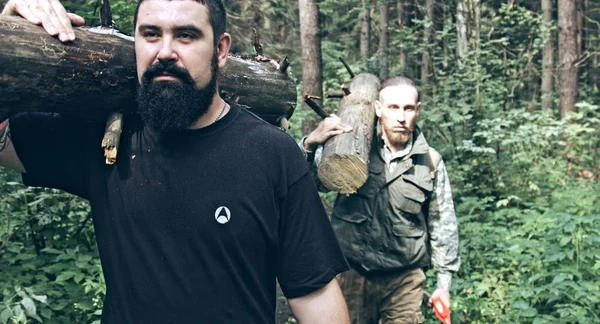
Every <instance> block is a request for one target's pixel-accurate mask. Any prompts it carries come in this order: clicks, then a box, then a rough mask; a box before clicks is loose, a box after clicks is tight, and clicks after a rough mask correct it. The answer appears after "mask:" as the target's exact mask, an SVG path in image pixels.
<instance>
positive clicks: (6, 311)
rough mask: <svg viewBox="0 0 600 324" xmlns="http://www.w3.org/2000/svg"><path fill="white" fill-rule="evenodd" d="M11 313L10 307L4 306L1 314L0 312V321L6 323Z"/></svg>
mask: <svg viewBox="0 0 600 324" xmlns="http://www.w3.org/2000/svg"><path fill="white" fill-rule="evenodd" d="M11 315H12V313H11V311H10V308H9V307H6V308H5V309H4V310H3V311H2V314H0V323H2V324H4V323H8V320H9V319H10V316H11Z"/></svg>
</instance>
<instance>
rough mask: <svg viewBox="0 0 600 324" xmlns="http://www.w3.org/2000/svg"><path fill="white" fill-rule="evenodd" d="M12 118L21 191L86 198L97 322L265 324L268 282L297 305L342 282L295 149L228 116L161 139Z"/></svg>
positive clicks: (271, 306) (55, 119)
mask: <svg viewBox="0 0 600 324" xmlns="http://www.w3.org/2000/svg"><path fill="white" fill-rule="evenodd" d="M125 125H126V126H125V129H124V130H123V135H122V137H121V146H120V148H119V152H118V157H117V158H118V160H117V163H116V164H115V165H113V166H109V165H106V164H105V163H104V157H103V150H102V149H101V147H100V144H101V141H102V136H103V132H104V127H103V125H102V124H92V123H84V122H82V121H81V120H69V119H68V118H66V117H59V116H54V115H50V114H27V115H22V116H19V117H16V118H13V119H11V135H12V140H13V142H14V145H15V148H16V150H17V154H18V156H19V158H20V159H21V161H22V163H23V165H24V166H25V169H26V170H27V174H24V175H23V180H24V182H25V184H27V185H33V186H45V187H53V188H58V189H63V190H65V191H68V192H71V193H73V194H76V195H79V196H82V197H84V198H86V199H89V200H90V202H91V206H92V212H93V217H94V226H95V231H96V236H97V241H98V248H99V251H100V258H101V261H102V265H103V269H104V276H105V279H106V286H107V294H106V299H105V303H104V305H105V306H104V310H103V314H102V321H103V323H190V322H193V323H274V322H275V292H276V290H275V278H276V277H277V278H278V280H279V282H280V285H281V287H282V290H283V292H284V294H285V295H286V296H287V297H288V298H294V297H299V296H304V295H306V294H309V293H310V292H312V291H314V290H316V289H319V288H321V287H323V286H324V285H325V284H327V283H329V282H330V281H331V280H332V279H333V278H334V277H335V276H336V275H337V274H338V273H340V272H343V271H345V270H346V269H347V264H346V261H345V259H344V257H343V255H342V252H341V250H340V248H339V246H338V243H337V241H336V238H335V236H334V233H333V231H332V229H331V226H330V224H329V220H328V218H327V215H326V213H325V211H324V209H323V206H322V204H321V201H320V198H319V195H318V193H317V191H316V189H315V186H314V184H313V182H312V179H311V178H310V176H309V173H308V166H307V164H306V162H305V161H304V159H303V156H302V153H301V152H300V150H299V149H298V147H297V145H296V143H295V142H294V140H293V139H292V138H291V137H289V136H288V135H286V134H285V133H283V132H282V131H281V130H279V129H277V128H276V127H273V126H271V125H269V124H267V123H266V122H264V121H262V120H260V119H258V118H257V117H255V116H254V115H252V114H251V113H249V112H247V111H246V110H244V109H243V108H240V107H239V106H237V105H232V106H231V110H230V112H229V113H228V114H226V115H225V116H224V117H223V118H222V119H221V120H219V121H218V122H217V123H215V124H213V125H210V126H208V127H205V128H202V129H196V130H185V131H180V132H178V133H176V134H170V135H169V136H164V135H163V136H159V135H158V134H156V133H154V132H152V131H150V130H148V129H144V128H141V127H138V126H137V125H138V123H137V122H134V121H132V120H128V119H126V120H125Z"/></svg>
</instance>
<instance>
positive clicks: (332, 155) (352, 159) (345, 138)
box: [318, 73, 380, 194]
mask: <svg viewBox="0 0 600 324" xmlns="http://www.w3.org/2000/svg"><path fill="white" fill-rule="evenodd" d="M379 88H380V83H379V79H378V78H377V77H376V76H374V75H372V74H369V73H361V74H358V75H357V76H356V77H354V79H352V82H350V85H349V90H350V94H349V95H347V96H345V97H344V98H343V99H342V101H341V102H340V108H339V110H338V112H337V115H338V116H339V117H340V118H341V119H342V121H343V122H344V123H346V124H347V125H350V126H352V128H353V130H352V132H351V133H346V134H341V135H337V136H334V137H332V138H331V139H329V140H328V141H327V142H326V143H325V147H324V148H323V158H322V160H321V163H320V164H319V169H318V176H319V179H320V180H321V182H322V183H323V185H324V186H325V187H327V188H328V189H329V190H333V191H337V192H339V193H342V194H351V193H354V192H356V190H358V188H360V187H361V186H362V185H363V184H364V183H365V181H367V176H368V175H369V166H368V163H369V152H370V150H371V142H372V141H373V130H374V125H375V106H374V103H375V100H376V99H377V95H378V94H379Z"/></svg>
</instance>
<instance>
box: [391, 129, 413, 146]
mask: <svg viewBox="0 0 600 324" xmlns="http://www.w3.org/2000/svg"><path fill="white" fill-rule="evenodd" d="M385 137H386V139H387V141H388V145H391V146H403V145H406V143H408V141H409V140H410V133H406V134H405V133H398V132H392V133H391V134H388V133H386V134H385Z"/></svg>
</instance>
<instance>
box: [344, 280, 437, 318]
mask: <svg viewBox="0 0 600 324" xmlns="http://www.w3.org/2000/svg"><path fill="white" fill-rule="evenodd" d="M338 280H339V283H340V287H341V288H342V292H343V293H344V297H345V298H346V303H347V304H348V309H349V310H350V319H351V321H352V324H417V323H423V321H424V318H423V314H422V313H421V309H420V308H421V302H422V301H423V285H424V284H425V274H424V273H423V270H421V269H414V270H409V271H406V272H400V273H394V274H379V275H369V276H363V275H362V274H360V273H358V272H357V271H356V270H354V269H351V270H349V271H347V272H345V273H343V274H342V275H341V276H340V277H339V278H338Z"/></svg>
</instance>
